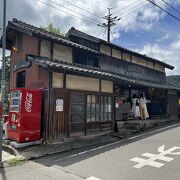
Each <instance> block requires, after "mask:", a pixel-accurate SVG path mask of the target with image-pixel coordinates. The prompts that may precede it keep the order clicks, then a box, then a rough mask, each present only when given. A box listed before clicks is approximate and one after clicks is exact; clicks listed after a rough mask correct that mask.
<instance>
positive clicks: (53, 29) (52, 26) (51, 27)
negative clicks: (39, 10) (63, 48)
mask: <svg viewBox="0 0 180 180" xmlns="http://www.w3.org/2000/svg"><path fill="white" fill-rule="evenodd" d="M40 28H42V29H44V30H46V31H49V32H52V33H55V34H57V35H61V36H64V33H61V31H60V29H59V28H57V27H55V26H54V25H53V24H52V23H49V24H48V26H47V27H42V26H40Z"/></svg>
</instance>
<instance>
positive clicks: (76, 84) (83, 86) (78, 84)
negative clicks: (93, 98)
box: [66, 74, 99, 92]
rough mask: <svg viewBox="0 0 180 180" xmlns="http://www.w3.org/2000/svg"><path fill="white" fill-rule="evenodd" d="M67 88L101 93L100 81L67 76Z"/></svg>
mask: <svg viewBox="0 0 180 180" xmlns="http://www.w3.org/2000/svg"><path fill="white" fill-rule="evenodd" d="M66 88H67V89H75V90H84V91H96V92H98V91H99V79H95V78H88V77H82V76H75V75H69V74H67V75H66Z"/></svg>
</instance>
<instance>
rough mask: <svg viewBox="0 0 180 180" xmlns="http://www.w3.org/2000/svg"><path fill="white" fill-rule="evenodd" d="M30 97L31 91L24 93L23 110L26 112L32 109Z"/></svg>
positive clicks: (31, 96)
mask: <svg viewBox="0 0 180 180" xmlns="http://www.w3.org/2000/svg"><path fill="white" fill-rule="evenodd" d="M32 98H33V95H32V93H28V92H27V93H26V100H25V110H26V111H27V112H31V111H32Z"/></svg>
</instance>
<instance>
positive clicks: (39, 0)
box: [35, 0, 97, 25]
mask: <svg viewBox="0 0 180 180" xmlns="http://www.w3.org/2000/svg"><path fill="white" fill-rule="evenodd" d="M35 1H38V2H40V3H42V4H44V5H46V6H49V7H51V8H53V9H56V10H58V11H61V12H63V13H66V14H68V15H70V16H72V17H77V18H79V19H81V20H83V21H86V22H88V23H91V24H95V25H97V24H96V23H94V22H92V21H89V20H87V19H84V18H82V17H80V16H77V15H74V14H71V13H69V12H66V11H64V10H62V9H59V8H57V7H54V6H52V5H50V4H47V3H45V2H43V1H41V0H35Z"/></svg>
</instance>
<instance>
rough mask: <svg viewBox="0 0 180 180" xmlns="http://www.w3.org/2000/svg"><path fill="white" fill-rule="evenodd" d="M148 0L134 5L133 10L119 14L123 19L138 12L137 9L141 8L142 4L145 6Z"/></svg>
mask: <svg viewBox="0 0 180 180" xmlns="http://www.w3.org/2000/svg"><path fill="white" fill-rule="evenodd" d="M146 3H147V2H146V1H144V2H143V3H141V4H139V5H138V6H136V7H134V8H133V9H131V10H132V11H127V12H125V13H123V14H122V15H119V16H120V18H121V19H123V18H124V17H126V16H128V15H130V14H132V13H134V12H136V11H137V10H139V9H141V8H142V6H144V5H145V4H146Z"/></svg>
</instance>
